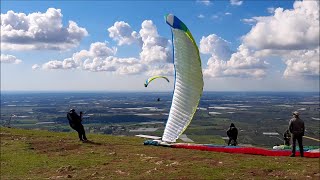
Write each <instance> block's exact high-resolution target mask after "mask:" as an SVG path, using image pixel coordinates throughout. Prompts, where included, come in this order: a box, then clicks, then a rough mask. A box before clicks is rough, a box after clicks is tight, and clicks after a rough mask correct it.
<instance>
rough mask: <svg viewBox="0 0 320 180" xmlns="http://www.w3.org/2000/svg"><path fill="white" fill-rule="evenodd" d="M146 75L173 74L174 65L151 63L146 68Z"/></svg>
mask: <svg viewBox="0 0 320 180" xmlns="http://www.w3.org/2000/svg"><path fill="white" fill-rule="evenodd" d="M146 74H147V75H148V76H155V75H159V74H161V75H163V76H173V75H174V65H173V63H171V64H158V65H152V66H151V67H149V68H148V71H147V72H146Z"/></svg>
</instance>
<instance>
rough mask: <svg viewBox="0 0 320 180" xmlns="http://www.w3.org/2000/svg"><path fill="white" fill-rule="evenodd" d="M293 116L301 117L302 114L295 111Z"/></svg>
mask: <svg viewBox="0 0 320 180" xmlns="http://www.w3.org/2000/svg"><path fill="white" fill-rule="evenodd" d="M292 115H296V116H299V115H300V113H299V112H298V111H295V112H293V113H292Z"/></svg>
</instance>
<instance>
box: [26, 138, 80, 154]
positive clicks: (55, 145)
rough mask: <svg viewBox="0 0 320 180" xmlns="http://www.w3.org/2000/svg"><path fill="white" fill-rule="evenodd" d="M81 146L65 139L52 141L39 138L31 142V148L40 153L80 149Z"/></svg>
mask: <svg viewBox="0 0 320 180" xmlns="http://www.w3.org/2000/svg"><path fill="white" fill-rule="evenodd" d="M80 147H81V144H76V143H66V142H65V141H63V140H60V141H51V142H48V141H43V140H40V141H39V140H37V141H32V142H30V149H33V150H35V151H37V152H40V153H50V152H62V151H72V150H76V149H79V148H80Z"/></svg>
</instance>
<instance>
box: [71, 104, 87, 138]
mask: <svg viewBox="0 0 320 180" xmlns="http://www.w3.org/2000/svg"><path fill="white" fill-rule="evenodd" d="M67 118H68V120H69V125H70V127H71V128H72V129H74V130H76V131H77V132H78V136H79V139H80V141H82V142H86V141H88V139H87V137H86V132H85V131H84V127H83V125H82V124H81V121H82V112H80V116H79V115H78V114H77V113H76V111H75V110H74V109H70V111H69V112H68V114H67Z"/></svg>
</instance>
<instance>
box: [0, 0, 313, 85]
mask: <svg viewBox="0 0 320 180" xmlns="http://www.w3.org/2000/svg"><path fill="white" fill-rule="evenodd" d="M318 10H319V2H317V1H297V2H295V1H237V0H231V1H227V0H226V1H199V0H195V1H175V2H170V1H150V2H148V1H133V2H130V1H31V2H27V1H1V19H2V21H1V31H2V32H1V90H2V91H3V90H35V91H41V90H48V91H59V90H62V91H86V90H89V91H172V89H173V83H166V82H162V81H161V82H160V81H157V82H156V83H154V84H152V85H153V86H149V87H148V88H144V86H143V83H144V81H145V79H147V78H148V77H150V76H151V75H166V76H168V78H169V79H170V80H173V79H174V77H173V74H174V73H173V66H172V56H170V53H171V51H172V48H171V31H170V27H169V26H168V25H167V24H166V23H165V21H164V15H165V14H167V13H172V14H174V15H176V16H177V17H179V18H180V19H181V20H182V21H183V22H184V23H185V24H186V25H187V26H188V28H189V29H190V31H191V33H192V34H193V36H194V38H195V40H196V42H197V45H198V46H199V50H200V53H201V59H202V67H203V73H204V79H205V86H204V89H205V90H207V91H319V18H317V17H319V12H318ZM70 21H72V22H71V23H70ZM171 82H173V81H171Z"/></svg>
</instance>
